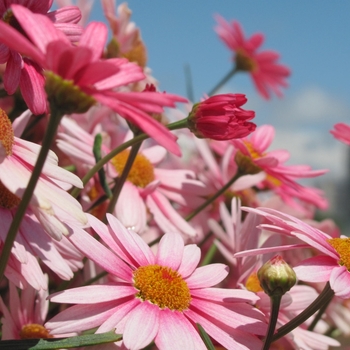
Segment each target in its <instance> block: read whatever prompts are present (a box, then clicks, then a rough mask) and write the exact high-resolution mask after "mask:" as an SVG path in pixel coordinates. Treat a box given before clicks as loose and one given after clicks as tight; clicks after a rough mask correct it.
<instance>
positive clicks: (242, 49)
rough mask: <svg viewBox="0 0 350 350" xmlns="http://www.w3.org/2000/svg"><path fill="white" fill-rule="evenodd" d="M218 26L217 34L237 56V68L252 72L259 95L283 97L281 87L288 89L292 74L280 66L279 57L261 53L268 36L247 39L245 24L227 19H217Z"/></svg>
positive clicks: (271, 53)
mask: <svg viewBox="0 0 350 350" xmlns="http://www.w3.org/2000/svg"><path fill="white" fill-rule="evenodd" d="M215 18H216V20H217V22H218V25H217V26H216V27H215V31H216V33H217V34H218V35H219V37H220V39H221V40H222V41H223V42H224V43H225V44H226V46H227V47H228V48H229V49H230V50H232V51H233V52H234V53H235V56H234V58H233V60H234V61H235V62H236V69H237V70H243V71H248V72H249V73H250V76H251V78H252V79H253V83H254V85H255V87H256V89H257V90H258V92H259V94H260V95H261V96H263V97H264V98H266V99H269V98H270V94H271V91H272V92H274V93H275V94H276V95H277V96H279V97H280V96H282V92H281V87H287V86H288V84H287V82H286V79H287V78H288V77H289V75H290V70H289V68H288V67H286V66H284V65H282V64H279V63H278V59H279V54H278V53H277V52H275V51H271V50H265V51H262V52H258V50H259V48H260V46H261V45H262V44H263V41H264V35H263V34H260V33H257V34H254V35H252V36H251V37H250V38H249V39H246V38H245V36H244V33H243V30H242V27H241V25H240V24H239V23H238V22H237V21H232V22H231V23H229V22H227V21H226V20H225V19H224V18H222V17H221V16H219V15H217V16H215Z"/></svg>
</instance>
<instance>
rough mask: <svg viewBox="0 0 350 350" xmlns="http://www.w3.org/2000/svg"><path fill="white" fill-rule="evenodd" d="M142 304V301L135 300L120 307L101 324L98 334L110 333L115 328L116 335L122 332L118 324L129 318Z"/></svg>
mask: <svg viewBox="0 0 350 350" xmlns="http://www.w3.org/2000/svg"><path fill="white" fill-rule="evenodd" d="M140 303H141V301H140V299H137V298H135V299H132V300H129V301H127V302H126V303H124V304H121V305H119V306H118V309H117V310H116V311H115V312H114V313H113V314H112V315H110V317H109V318H108V319H106V320H105V321H104V322H103V323H102V324H101V326H100V327H99V328H98V330H97V331H96V333H104V332H109V331H110V330H112V329H115V328H117V329H116V333H118V332H120V330H119V328H120V327H118V326H119V325H118V324H119V323H120V322H121V321H122V320H123V319H124V318H125V316H127V315H128V314H129V313H130V311H131V310H132V309H134V308H135V307H137V306H138V305H139V304H140ZM122 326H123V325H122ZM123 331H124V329H123Z"/></svg>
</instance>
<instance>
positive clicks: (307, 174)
mask: <svg viewBox="0 0 350 350" xmlns="http://www.w3.org/2000/svg"><path fill="white" fill-rule="evenodd" d="M274 135H275V130H274V128H273V127H272V126H271V125H262V126H259V127H258V128H257V129H256V130H255V132H253V133H252V134H251V135H249V136H248V137H245V138H242V139H237V140H231V141H230V142H231V143H232V144H233V145H234V147H235V148H236V149H237V150H238V151H239V152H241V153H242V154H243V155H244V156H246V157H249V158H250V160H251V161H252V163H253V164H254V165H256V166H258V167H259V168H260V169H261V170H262V171H264V172H265V173H266V178H265V179H264V181H262V182H261V183H260V184H259V185H258V188H261V189H271V190H273V191H274V192H275V193H276V194H278V195H279V196H280V197H281V198H282V199H283V200H284V201H285V202H286V203H287V204H289V205H290V206H292V207H295V208H298V209H299V210H303V206H302V205H299V204H298V202H297V201H296V200H295V199H298V200H301V201H304V202H307V203H311V204H313V205H315V206H316V207H318V208H320V209H326V208H327V206H328V202H327V200H326V199H325V198H323V196H322V192H321V191H320V190H318V189H316V188H312V187H305V186H302V185H301V184H299V183H297V182H296V180H298V179H301V178H312V177H316V176H320V175H323V174H325V173H326V172H327V171H328V170H312V169H311V167H310V166H308V165H285V162H286V161H287V160H288V158H289V152H288V151H286V150H274V151H268V147H269V146H270V145H271V143H272V141H273V139H274ZM214 147H215V150H217V151H218V152H220V151H221V150H220V147H219V145H217V144H215V145H214ZM221 152H222V151H221Z"/></svg>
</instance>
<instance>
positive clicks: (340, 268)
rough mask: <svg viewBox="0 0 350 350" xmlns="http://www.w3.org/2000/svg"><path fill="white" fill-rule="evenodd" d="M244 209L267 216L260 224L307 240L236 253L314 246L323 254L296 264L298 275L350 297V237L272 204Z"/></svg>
mask: <svg viewBox="0 0 350 350" xmlns="http://www.w3.org/2000/svg"><path fill="white" fill-rule="evenodd" d="M244 209H245V210H246V211H248V212H254V213H256V214H259V215H262V216H263V217H264V218H265V219H266V223H263V224H261V225H260V226H259V227H260V228H262V229H266V230H268V231H271V232H276V233H278V234H280V235H286V236H291V237H296V238H298V239H299V240H301V241H303V242H305V243H306V244H304V245H303V244H290V245H286V246H275V247H270V248H260V249H257V250H253V251H247V252H241V253H238V254H236V255H235V256H236V257H238V256H240V257H242V256H248V255H251V254H259V253H260V254H262V253H266V252H272V251H275V252H276V251H278V252H280V251H285V250H290V249H299V248H310V247H312V248H314V249H316V250H318V251H319V253H320V254H319V255H316V256H313V257H311V258H308V259H305V260H303V261H301V262H299V263H298V264H297V266H295V267H293V269H294V271H295V273H296V275H297V277H298V279H300V280H302V281H306V282H313V283H322V282H329V283H330V287H331V289H332V290H333V291H334V293H335V295H336V296H338V297H340V298H342V299H347V298H350V273H349V270H350V259H349V257H350V254H349V252H350V238H348V237H345V236H341V237H336V238H334V237H332V236H330V235H328V234H326V233H324V232H322V231H320V230H318V229H317V228H315V227H312V226H310V225H308V224H307V223H305V222H303V221H301V220H299V219H297V218H294V217H293V216H290V215H288V214H284V213H281V212H279V211H277V210H273V209H268V208H256V209H255V208H244Z"/></svg>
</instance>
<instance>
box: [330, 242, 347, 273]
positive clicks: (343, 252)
mask: <svg viewBox="0 0 350 350" xmlns="http://www.w3.org/2000/svg"><path fill="white" fill-rule="evenodd" d="M327 242H328V243H329V244H330V245H331V246H332V247H333V248H334V249H335V250H336V251H337V253H338V254H339V257H340V259H339V261H338V264H339V265H340V266H345V267H346V268H347V269H348V271H350V238H331V239H328V240H327Z"/></svg>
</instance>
